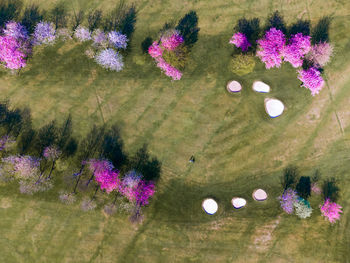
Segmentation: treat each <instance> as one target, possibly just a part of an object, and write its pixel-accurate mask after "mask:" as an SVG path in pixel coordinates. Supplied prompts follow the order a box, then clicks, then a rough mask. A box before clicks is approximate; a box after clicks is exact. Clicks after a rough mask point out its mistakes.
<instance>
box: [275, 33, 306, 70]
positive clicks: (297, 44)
mask: <svg viewBox="0 0 350 263" xmlns="http://www.w3.org/2000/svg"><path fill="white" fill-rule="evenodd" d="M310 49H311V37H310V36H304V35H303V34H302V33H298V34H295V35H292V37H291V39H290V40H289V44H288V45H286V46H284V48H283V51H282V56H283V57H284V60H285V61H288V62H289V63H291V64H292V66H293V67H294V68H298V67H301V66H302V65H303V59H304V57H305V55H306V54H307V53H308V52H309V51H310Z"/></svg>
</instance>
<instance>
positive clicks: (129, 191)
mask: <svg viewBox="0 0 350 263" xmlns="http://www.w3.org/2000/svg"><path fill="white" fill-rule="evenodd" d="M134 179H135V180H136V181H135V182H134V183H132V184H130V178H128V177H127V176H126V177H125V178H124V179H123V180H122V182H121V184H120V187H119V191H120V193H121V194H122V195H124V196H125V197H126V198H127V199H128V200H129V201H130V202H135V203H136V204H138V205H141V206H143V205H147V204H148V200H149V199H150V198H151V197H152V196H153V195H154V192H155V185H154V183H153V182H146V181H145V180H142V179H140V178H137V177H135V178H134Z"/></svg>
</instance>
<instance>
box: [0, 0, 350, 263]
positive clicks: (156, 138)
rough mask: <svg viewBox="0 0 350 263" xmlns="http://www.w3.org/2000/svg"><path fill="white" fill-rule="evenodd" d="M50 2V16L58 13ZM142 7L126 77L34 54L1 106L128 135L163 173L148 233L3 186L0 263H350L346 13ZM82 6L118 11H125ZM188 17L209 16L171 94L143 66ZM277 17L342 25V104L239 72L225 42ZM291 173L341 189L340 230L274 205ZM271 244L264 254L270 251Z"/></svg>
mask: <svg viewBox="0 0 350 263" xmlns="http://www.w3.org/2000/svg"><path fill="white" fill-rule="evenodd" d="M41 2H42V3H40V6H42V7H43V8H49V7H50V6H52V3H53V1H41ZM136 4H137V7H138V10H139V13H138V21H137V24H136V31H135V34H134V37H133V40H132V49H131V53H130V54H129V55H128V56H127V57H126V59H125V65H126V67H125V70H124V71H122V72H120V73H112V72H107V71H104V70H103V69H101V68H99V67H98V66H97V65H96V64H95V63H94V62H93V61H90V60H88V59H87V58H86V57H85V55H84V54H83V53H84V51H85V48H86V47H84V45H79V44H75V43H74V42H68V43H65V44H63V43H57V44H56V45H54V46H52V47H46V48H44V49H39V50H36V51H35V55H34V56H33V58H32V59H31V60H30V63H29V67H28V68H27V69H25V70H23V72H21V74H20V75H19V76H11V75H7V74H4V73H0V74H1V75H0V90H1V94H0V97H1V98H2V99H4V98H9V99H10V100H11V102H12V103H13V104H14V105H16V106H20V107H25V106H27V107H29V108H30V109H31V111H32V114H33V117H34V124H35V126H37V127H39V126H41V125H43V124H45V123H47V122H48V121H50V120H51V119H54V118H55V119H63V118H64V117H65V116H66V115H67V114H68V113H71V114H72V116H73V121H74V124H75V130H74V132H75V134H76V135H77V136H79V135H83V134H85V133H86V132H87V131H88V130H89V128H90V127H91V126H92V124H102V123H103V121H105V122H108V123H118V124H119V125H120V127H121V132H122V137H123V139H124V142H125V144H126V149H127V150H128V151H129V152H133V151H135V150H136V149H137V148H139V147H140V146H141V145H143V144H144V143H146V144H148V147H149V149H150V151H151V152H152V154H154V155H156V156H157V158H158V159H160V160H161V161H162V164H163V166H162V168H163V169H162V175H161V180H160V182H159V184H158V188H157V194H156V196H155V198H154V200H153V201H152V203H151V205H150V206H149V207H148V208H146V209H145V213H146V217H145V221H144V222H143V224H141V225H132V224H130V223H129V221H128V219H127V215H123V214H117V215H115V216H111V217H108V216H106V215H105V214H103V213H102V212H101V207H99V209H97V210H96V211H93V212H87V213H86V212H82V211H80V208H79V205H75V206H72V207H67V206H65V205H63V204H60V203H59V202H58V198H57V196H58V194H57V191H58V190H59V189H60V188H62V186H61V184H62V182H61V183H60V184H59V185H58V186H57V187H56V188H55V189H54V190H52V191H50V192H48V193H45V194H37V195H34V196H33V197H27V196H23V195H20V194H19V193H18V190H17V189H18V187H17V186H16V185H14V184H13V185H10V186H5V185H2V186H1V194H0V198H1V200H0V205H1V207H3V208H0V215H1V220H0V236H1V238H0V242H1V244H0V252H1V253H0V259H1V262H165V261H169V262H213V261H218V262H349V260H350V257H349V253H348V251H347V249H348V247H349V246H350V232H349V229H350V228H349V209H348V205H349V198H350V192H349V190H348V187H349V185H350V182H349V175H348V171H349V157H348V156H349V138H350V137H349V133H348V131H349V124H350V123H349V121H350V118H349V116H350V115H349V113H350V112H349V110H348V102H349V99H348V98H349V92H350V89H349V86H350V80H349V77H348V76H349V71H350V68H349V66H350V64H349V62H348V61H349V58H350V51H349V45H350V41H349V39H348V37H347V35H348V31H349V26H350V16H349V15H350V14H349V12H350V6H349V3H348V2H346V1H327V2H324V1H306V2H305V1H292V0H291V1H265V0H264V1H234V2H232V1H218V0H216V1H204V0H202V1H184V2H181V1H180V2H179V1H160V0H158V1H146V0H144V1H137V3H136ZM67 5H68V6H69V5H70V3H68V2H67ZM74 5H75V8H77V6H79V5H81V6H82V7H85V8H86V9H88V8H97V7H100V8H103V9H104V10H107V9H109V8H110V7H112V6H113V5H114V3H113V2H112V1H99V2H93V1H76V2H75V3H74ZM191 9H194V10H196V11H197V13H198V16H199V26H200V28H201V31H200V35H199V41H198V42H197V44H196V45H195V46H194V48H193V50H192V53H191V58H190V62H189V64H188V66H187V69H186V71H185V73H184V76H183V79H182V80H181V81H178V82H171V81H170V80H169V79H168V78H166V77H165V76H164V75H163V74H161V73H160V71H159V69H158V68H156V67H155V66H154V64H153V63H152V60H151V59H147V60H146V63H145V65H143V66H139V65H136V64H135V63H134V59H133V56H140V55H141V49H140V43H141V42H142V40H143V39H144V38H145V37H146V36H147V35H152V36H155V35H156V32H157V31H158V30H159V29H160V27H161V26H162V25H163V23H164V22H166V21H168V20H169V19H171V18H173V19H179V18H180V17H181V16H182V15H183V14H185V13H186V12H187V11H189V10H191ZM276 9H278V10H280V11H281V12H282V14H283V15H284V17H285V19H286V21H287V22H293V21H295V20H296V18H310V19H311V20H312V22H313V24H316V22H317V20H318V19H319V18H321V17H322V16H324V15H333V21H332V26H331V30H330V37H331V40H332V43H334V44H335V50H336V54H335V57H334V58H333V61H332V63H331V64H330V65H329V66H328V67H327V68H326V74H327V78H328V79H329V81H328V82H329V86H330V90H331V92H332V94H333V98H334V100H333V101H331V100H330V98H329V93H328V90H327V89H326V88H325V89H324V90H323V91H322V92H321V94H319V95H317V96H316V97H311V96H310V94H309V92H308V91H307V90H305V89H303V88H300V87H299V81H298V80H297V78H296V72H295V69H293V68H292V67H291V66H289V65H287V64H286V65H283V66H282V68H281V69H273V70H265V68H264V66H263V65H262V64H261V63H260V62H258V61H257V65H256V68H255V70H254V72H253V73H251V74H248V75H246V76H244V77H238V76H235V75H233V74H232V73H230V71H229V70H228V66H229V56H230V54H231V47H230V46H229V45H228V40H229V38H230V36H231V35H232V28H233V26H234V24H235V22H236V21H237V20H238V19H239V18H241V17H243V16H246V17H248V18H252V17H260V18H261V20H262V21H264V19H265V18H266V16H267V15H268V13H269V12H272V11H274V10H276ZM231 79H236V80H238V81H240V82H241V83H242V85H243V91H242V93H241V94H238V95H231V94H228V93H227V92H226V90H225V86H226V83H227V81H229V80H231ZM258 79H259V80H262V81H265V82H266V83H268V84H269V85H271V88H272V92H271V93H270V94H266V95H265V94H256V93H254V92H253V91H252V90H251V85H252V83H253V82H254V81H255V80H258ZM266 97H276V98H278V99H281V100H282V101H283V102H284V103H285V105H286V111H285V113H284V114H283V116H281V117H280V118H277V119H270V118H268V117H267V115H266V114H265V112H264V104H263V102H264V98H266ZM334 111H336V112H337V113H338V115H339V116H340V120H341V123H342V125H343V127H344V128H345V133H344V134H342V133H341V131H340V129H339V126H338V123H337V120H336V118H335V114H334ZM102 116H103V117H102ZM191 155H194V156H195V157H196V162H195V163H194V164H189V163H188V159H189V157H190V156H191ZM288 164H295V165H297V166H298V167H299V168H300V171H301V173H302V174H303V175H312V173H313V171H314V170H315V169H316V168H319V169H320V170H321V172H322V174H323V177H324V178H325V177H328V176H334V177H336V178H337V179H338V180H339V182H340V186H341V199H340V200H339V203H340V204H342V205H343V207H344V214H343V216H342V219H341V221H340V222H339V223H337V224H335V225H330V224H329V223H327V222H326V221H324V220H323V218H321V216H320V212H319V210H318V204H319V203H320V202H321V198H320V197H317V196H313V197H312V198H311V205H312V207H313V208H314V212H313V215H312V217H311V218H310V219H307V220H300V219H298V218H297V217H295V216H287V215H284V214H282V213H281V210H280V208H279V204H278V201H277V200H276V198H277V196H278V195H279V194H280V192H281V187H280V185H279V177H280V175H281V171H282V170H283V168H284V167H285V166H287V165H288ZM66 175H67V174H66V173H64V171H63V168H62V169H61V170H59V171H58V172H57V174H56V175H55V176H56V178H57V180H58V178H59V177H62V178H63V177H65V176H66ZM58 181H60V180H58ZM258 187H259V188H260V187H261V188H264V189H266V190H267V192H268V193H269V199H268V201H267V202H265V203H256V202H254V201H253V200H252V198H251V193H252V191H253V190H254V189H255V188H258ZM207 196H212V197H215V198H216V199H217V200H218V202H219V211H218V213H217V214H216V215H214V216H208V215H206V214H205V213H204V212H203V211H202V210H201V207H200V205H201V201H202V200H203V198H205V197H207ZM233 196H242V197H244V198H246V199H247V200H248V205H247V207H246V208H244V209H242V210H240V211H234V210H233V209H232V207H231V205H230V200H231V198H232V197H233ZM100 206H102V205H100ZM275 220H278V223H277V225H276V226H275V228H274V227H273V226H274V222H275ZM271 229H272V230H271ZM264 238H267V241H266V242H265V243H264V242H263V245H262V248H259V246H260V247H261V244H260V243H259V242H260V241H259V240H263V239H264ZM269 238H270V239H269ZM259 244H260V245H259Z"/></svg>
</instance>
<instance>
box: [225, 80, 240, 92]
mask: <svg viewBox="0 0 350 263" xmlns="http://www.w3.org/2000/svg"><path fill="white" fill-rule="evenodd" d="M226 88H227V90H228V91H229V92H240V91H241V90H242V86H241V84H240V83H239V82H238V81H235V80H232V81H230V82H229V83H227V86H226Z"/></svg>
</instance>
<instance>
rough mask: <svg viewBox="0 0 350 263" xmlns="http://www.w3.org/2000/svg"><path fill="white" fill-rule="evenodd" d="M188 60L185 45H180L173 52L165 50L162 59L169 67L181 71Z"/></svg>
mask: <svg viewBox="0 0 350 263" xmlns="http://www.w3.org/2000/svg"><path fill="white" fill-rule="evenodd" d="M187 58H188V48H187V47H186V46H185V45H181V46H179V47H178V48H176V49H175V50H173V51H171V50H167V49H165V50H164V52H163V59H164V60H165V61H166V62H167V63H168V64H170V65H171V66H173V67H175V68H178V69H183V68H184V67H185V64H186V62H187Z"/></svg>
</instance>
